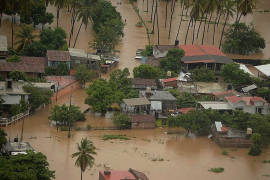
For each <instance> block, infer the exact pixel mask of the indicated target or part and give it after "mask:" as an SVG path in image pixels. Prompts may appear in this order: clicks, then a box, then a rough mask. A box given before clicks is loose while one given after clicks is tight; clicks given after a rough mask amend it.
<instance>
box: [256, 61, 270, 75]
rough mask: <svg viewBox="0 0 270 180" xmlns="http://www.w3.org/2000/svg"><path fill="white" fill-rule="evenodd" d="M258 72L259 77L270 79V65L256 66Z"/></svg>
mask: <svg viewBox="0 0 270 180" xmlns="http://www.w3.org/2000/svg"><path fill="white" fill-rule="evenodd" d="M254 67H255V68H256V69H257V70H258V77H262V78H270V64H265V65H260V66H254Z"/></svg>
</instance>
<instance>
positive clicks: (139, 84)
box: [131, 78, 157, 90]
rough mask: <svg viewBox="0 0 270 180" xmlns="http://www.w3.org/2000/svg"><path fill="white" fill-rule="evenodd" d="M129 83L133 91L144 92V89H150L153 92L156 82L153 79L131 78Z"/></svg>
mask: <svg viewBox="0 0 270 180" xmlns="http://www.w3.org/2000/svg"><path fill="white" fill-rule="evenodd" d="M131 83H132V88H133V89H139V90H145V89H146V88H151V89H153V90H155V89H157V81H156V80H155V79H141V78H132V79H131Z"/></svg>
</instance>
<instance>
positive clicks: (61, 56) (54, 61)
mask: <svg viewBox="0 0 270 180" xmlns="http://www.w3.org/2000/svg"><path fill="white" fill-rule="evenodd" d="M47 59H48V66H49V67H53V68H56V67H57V66H58V65H59V64H61V63H64V64H66V65H67V66H68V68H69V69H70V67H71V59H70V54H69V52H68V51H60V50H47Z"/></svg>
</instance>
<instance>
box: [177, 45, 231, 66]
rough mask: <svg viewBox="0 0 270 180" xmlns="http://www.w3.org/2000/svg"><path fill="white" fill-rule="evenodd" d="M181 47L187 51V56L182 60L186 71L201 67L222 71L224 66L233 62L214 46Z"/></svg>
mask: <svg viewBox="0 0 270 180" xmlns="http://www.w3.org/2000/svg"><path fill="white" fill-rule="evenodd" d="M179 47H180V48H181V49H183V50H184V51H185V56H184V57H182V58H181V61H182V64H183V67H184V68H185V69H186V71H188V70H189V69H194V68H201V67H205V68H207V69H213V70H221V67H222V66H223V65H224V64H228V63H232V62H233V61H232V59H231V58H229V57H227V56H226V55H224V54H223V53H222V52H221V51H220V50H219V49H218V48H216V47H214V46H206V45H180V46H179Z"/></svg>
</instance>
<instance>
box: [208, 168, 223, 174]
mask: <svg viewBox="0 0 270 180" xmlns="http://www.w3.org/2000/svg"><path fill="white" fill-rule="evenodd" d="M208 171H210V172H214V173H222V172H223V171H224V168H222V167H218V168H211V169H209V170H208Z"/></svg>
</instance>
